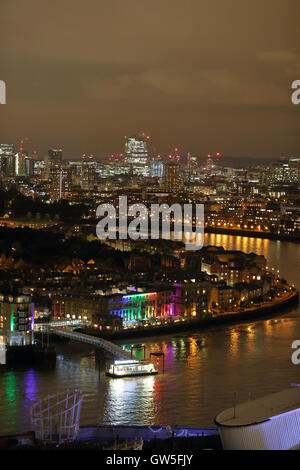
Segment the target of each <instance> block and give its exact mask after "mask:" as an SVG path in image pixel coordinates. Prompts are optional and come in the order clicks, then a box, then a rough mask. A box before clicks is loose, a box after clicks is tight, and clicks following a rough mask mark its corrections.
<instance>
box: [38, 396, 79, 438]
mask: <svg viewBox="0 0 300 470" xmlns="http://www.w3.org/2000/svg"><path fill="white" fill-rule="evenodd" d="M82 400H83V393H82V391H81V390H71V391H69V390H67V391H66V392H63V393H57V394H56V395H48V397H46V398H43V399H42V400H40V401H38V402H37V403H35V405H33V407H32V408H31V409H30V416H31V421H32V425H33V430H34V432H35V437H36V439H38V440H40V441H43V442H48V443H50V442H52V443H54V442H55V443H56V442H57V443H59V444H62V443H64V442H71V441H74V439H75V438H76V435H77V432H78V430H79V419H80V411H81V404H82Z"/></svg>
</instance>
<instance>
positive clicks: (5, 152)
mask: <svg viewBox="0 0 300 470" xmlns="http://www.w3.org/2000/svg"><path fill="white" fill-rule="evenodd" d="M14 173H15V148H14V145H13V144H0V174H1V176H3V177H4V178H9V177H11V176H14Z"/></svg>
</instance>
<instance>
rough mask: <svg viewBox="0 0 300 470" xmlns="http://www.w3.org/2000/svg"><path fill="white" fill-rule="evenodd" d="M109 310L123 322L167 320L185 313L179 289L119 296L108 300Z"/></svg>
mask: <svg viewBox="0 0 300 470" xmlns="http://www.w3.org/2000/svg"><path fill="white" fill-rule="evenodd" d="M108 309H109V313H110V314H112V315H118V316H120V317H121V318H122V319H123V322H136V321H151V320H152V319H156V318H161V319H163V318H165V319H166V318H169V317H176V316H182V315H183V313H184V311H183V304H182V296H181V289H180V288H179V287H174V289H168V290H161V291H158V292H145V293H141V294H140V293H134V294H126V295H119V294H117V295H114V296H111V297H110V298H109V299H108Z"/></svg>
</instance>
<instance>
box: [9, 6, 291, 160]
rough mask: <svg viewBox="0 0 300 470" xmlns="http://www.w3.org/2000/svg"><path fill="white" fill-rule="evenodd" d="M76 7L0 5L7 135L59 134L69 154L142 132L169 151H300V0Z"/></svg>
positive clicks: (41, 140) (100, 148)
mask: <svg viewBox="0 0 300 470" xmlns="http://www.w3.org/2000/svg"><path fill="white" fill-rule="evenodd" d="M70 6H71V3H70V1H69V0H63V1H60V2H51V4H46V5H43V6H41V5H40V4H39V2H37V1H36V0H29V1H27V2H26V4H25V3H23V4H22V3H20V2H16V1H14V0H11V1H9V2H7V1H6V2H3V3H2V5H1V17H2V18H4V17H5V19H6V21H5V23H4V24H3V26H2V28H1V41H2V49H1V52H0V57H1V61H2V64H3V69H2V76H1V79H3V80H4V81H5V82H6V86H7V104H6V105H5V107H3V111H4V112H3V113H1V136H2V138H1V140H2V141H8V142H9V141H13V140H14V138H15V136H20V137H19V138H22V136H24V135H28V136H29V140H30V148H31V150H34V149H37V150H38V151H39V152H40V154H41V155H43V154H45V153H46V151H47V149H48V145H46V144H45V142H52V144H51V145H53V146H56V145H60V146H62V147H63V148H65V149H66V155H65V156H66V158H72V156H73V155H74V154H78V155H80V154H82V153H83V152H86V151H87V152H93V153H95V154H98V155H103V154H107V153H116V152H118V151H120V148H122V143H123V138H124V135H132V134H135V133H137V132H142V131H146V132H147V133H149V135H150V136H151V137H152V139H153V142H155V146H157V147H158V148H159V149H160V151H161V152H164V153H169V152H170V150H171V149H172V147H178V148H179V149H180V150H181V152H182V153H187V152H191V153H198V154H205V153H207V152H210V151H212V152H213V151H221V152H222V153H223V154H226V155H230V156H232V157H237V156H243V155H249V156H252V157H254V158H256V157H261V158H271V157H272V158H277V157H279V156H280V155H285V154H287V155H293V154H294V155H297V153H298V149H299V143H300V138H299V132H298V120H299V107H297V106H294V105H293V104H292V103H291V99H290V96H291V83H292V82H293V80H295V79H297V78H298V76H299V72H300V65H299V64H300V56H299V53H298V49H299V38H298V29H297V28H298V23H297V18H298V17H299V4H298V2H297V1H296V0H289V2H288V5H287V3H286V2H285V4H283V3H282V2H280V1H279V0H276V1H269V0H267V1H265V2H263V5H262V4H261V2H258V1H253V2H251V4H249V3H248V4H247V6H245V5H240V2H238V1H236V0H230V1H228V2H226V5H224V2H222V1H219V0H215V1H213V2H198V1H190V2H189V5H188V7H184V6H183V4H182V2H179V1H177V0H175V1H172V3H170V2H169V1H162V2H160V5H159V8H155V6H153V5H152V3H150V2H148V1H146V0H144V1H142V2H141V1H139V2H137V1H135V0H131V1H128V2H126V3H125V2H120V1H118V0H116V1H115V2H113V3H110V4H104V5H102V4H100V3H99V2H96V1H94V0H92V1H90V2H89V8H85V9H83V2H82V1H80V0H76V1H72V17H70V14H69V13H70V10H69V8H70ZM57 12H59V14H57ZM37 13H41V14H40V15H39V21H36V20H35V15H36V14H37ZM23 37H26V41H24V40H23ZM37 38H39V40H37ZM169 143H170V144H169ZM51 145H50V146H51Z"/></svg>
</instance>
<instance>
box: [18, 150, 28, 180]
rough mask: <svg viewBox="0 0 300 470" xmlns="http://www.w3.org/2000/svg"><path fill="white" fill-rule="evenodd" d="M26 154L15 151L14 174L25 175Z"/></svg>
mask: <svg viewBox="0 0 300 470" xmlns="http://www.w3.org/2000/svg"><path fill="white" fill-rule="evenodd" d="M28 158H29V157H28V155H27V154H26V153H24V152H17V153H16V155H15V176H26V159H28Z"/></svg>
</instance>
